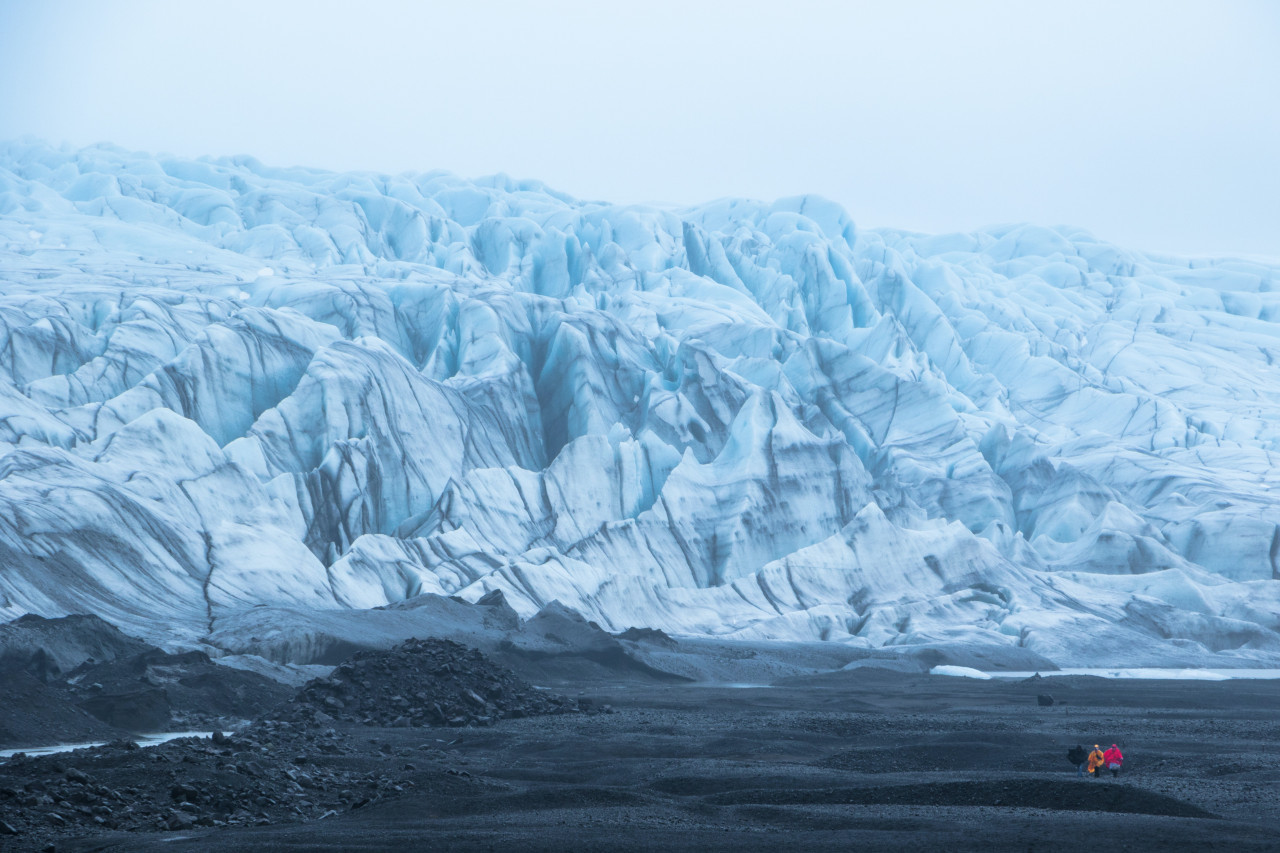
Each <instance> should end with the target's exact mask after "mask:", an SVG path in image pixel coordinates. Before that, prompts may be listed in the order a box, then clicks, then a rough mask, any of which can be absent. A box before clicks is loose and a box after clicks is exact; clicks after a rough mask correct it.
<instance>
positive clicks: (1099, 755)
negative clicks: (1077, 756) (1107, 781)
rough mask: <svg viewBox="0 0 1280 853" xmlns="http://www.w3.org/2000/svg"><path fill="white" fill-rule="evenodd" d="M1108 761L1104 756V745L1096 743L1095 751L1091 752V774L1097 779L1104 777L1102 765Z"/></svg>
mask: <svg viewBox="0 0 1280 853" xmlns="http://www.w3.org/2000/svg"><path fill="white" fill-rule="evenodd" d="M1105 761H1106V759H1105V758H1104V756H1103V752H1102V747H1100V746H1098V745H1097V744H1096V743H1095V744H1094V745H1093V752H1091V753H1089V775H1090V776H1092V777H1093V778H1095V779H1101V778H1102V765H1103V763H1104V762H1105Z"/></svg>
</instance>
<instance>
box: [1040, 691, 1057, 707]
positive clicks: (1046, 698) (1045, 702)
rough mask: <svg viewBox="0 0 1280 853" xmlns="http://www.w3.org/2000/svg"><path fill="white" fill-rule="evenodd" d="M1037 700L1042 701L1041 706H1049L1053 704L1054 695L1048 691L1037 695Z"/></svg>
mask: <svg viewBox="0 0 1280 853" xmlns="http://www.w3.org/2000/svg"><path fill="white" fill-rule="evenodd" d="M1036 702H1038V703H1040V707H1042V708H1048V707H1049V706H1051V705H1052V704H1053V697H1052V696H1050V695H1049V694H1048V693H1041V694H1040V695H1039V696H1037V697H1036Z"/></svg>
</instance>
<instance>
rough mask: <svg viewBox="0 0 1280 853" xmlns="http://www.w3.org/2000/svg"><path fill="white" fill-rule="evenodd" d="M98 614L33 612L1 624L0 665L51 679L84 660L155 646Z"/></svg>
mask: <svg viewBox="0 0 1280 853" xmlns="http://www.w3.org/2000/svg"><path fill="white" fill-rule="evenodd" d="M154 648H155V647H154V646H150V645H148V644H147V643H144V642H143V641H142V640H138V639H135V638H133V637H130V636H129V635H128V634H125V633H123V632H121V631H120V629H119V628H116V627H115V626H114V625H111V624H110V623H108V622H104V621H103V620H102V619H100V618H98V617H97V616H86V615H74V616H62V617H60V618H57V619H45V618H44V617H42V616H37V615H35V614H34V613H28V614H27V615H26V616H20V617H18V618H17V619H15V620H13V621H12V622H9V623H7V624H5V625H0V666H6V667H17V668H20V669H24V670H26V671H27V672H28V673H30V674H31V675H32V676H34V677H35V678H38V679H40V680H41V681H44V682H49V681H53V680H55V679H57V678H59V677H60V676H62V675H63V674H64V673H67V672H70V671H71V670H73V669H75V668H76V667H77V666H80V665H81V664H82V663H84V662H86V661H97V662H105V661H113V660H115V659H116V658H120V657H129V656H131V655H136V654H141V653H142V652H145V651H149V650H152V649H154Z"/></svg>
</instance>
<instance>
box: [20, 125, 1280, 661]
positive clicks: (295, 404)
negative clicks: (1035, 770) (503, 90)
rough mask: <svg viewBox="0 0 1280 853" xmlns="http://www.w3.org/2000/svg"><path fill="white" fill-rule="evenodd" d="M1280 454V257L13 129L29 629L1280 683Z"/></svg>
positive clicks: (804, 202)
mask: <svg viewBox="0 0 1280 853" xmlns="http://www.w3.org/2000/svg"><path fill="white" fill-rule="evenodd" d="M1275 453H1280V263H1276V264H1268V263H1265V262H1262V261H1256V260H1253V261H1251V260H1241V259H1231V258H1204V259H1185V258H1177V257H1166V256H1159V255H1153V254H1149V253H1145V254H1144V253H1141V252H1137V251H1129V250H1125V249H1122V248H1119V247H1117V246H1113V245H1111V244H1108V243H1106V242H1103V241H1100V240H1098V239H1095V238H1094V237H1093V236H1091V235H1090V234H1089V233H1087V232H1085V231H1083V230H1080V229H1074V228H1065V227H1057V228H1045V227H1039V226H1034V225H1010V226H1000V227H992V228H988V229H985V230H983V231H979V232H975V233H971V234H950V235H923V234H916V233H909V232H903V231H896V230H889V229H879V230H873V229H865V228H855V226H854V223H853V221H852V220H851V218H850V217H849V215H848V214H847V213H846V212H845V211H844V210H843V209H842V208H841V207H840V206H839V205H836V204H834V203H832V202H830V201H827V200H825V199H822V198H820V197H817V196H803V197H796V198H789V199H782V200H779V201H776V202H773V203H764V202H757V201H749V200H742V199H727V200H719V201H715V202H711V203H708V204H705V205H701V206H696V207H692V208H687V209H679V210H676V209H662V208H657V207H646V206H620V205H612V204H607V203H603V202H589V201H581V200H577V199H574V198H572V197H569V196H567V195H565V194H563V193H559V192H556V191H555V190H553V189H551V188H548V187H546V186H544V185H543V184H541V183H538V182H535V181H522V180H514V179H511V178H509V177H507V176H504V175H497V176H493V177H489V178H484V179H479V180H465V179H462V178H459V177H457V176H454V175H452V174H448V173H443V172H430V173H424V174H404V175H383V174H372V173H355V174H340V173H332V172H326V171H320V170H312V169H303V168H273V167H269V166H266V165H263V164H262V163H260V162H258V161H256V160H254V159H252V158H248V157H235V158H222V159H211V158H206V159H199V160H188V159H179V158H166V157H154V156H150V155H145V154H137V153H133V152H128V151H124V150H121V149H118V148H115V147H112V146H106V145H100V146H94V147H89V148H83V149H75V148H70V147H66V146H63V147H53V146H50V145H47V144H45V143H42V142H39V141H33V140H20V141H14V142H8V143H3V144H0V618H4V619H12V618H16V617H17V616H20V615H22V614H24V613H37V614H40V615H43V616H49V617H52V616H58V615H63V614H68V613H95V614H98V615H100V616H102V617H103V618H105V619H107V620H109V621H110V622H112V623H114V624H116V625H117V626H119V627H121V628H122V629H124V630H126V631H129V632H130V633H133V634H136V635H139V636H142V637H144V638H147V639H150V640H152V641H155V642H159V643H161V644H164V645H166V646H170V647H181V646H189V647H195V646H204V647H209V646H217V645H218V643H219V642H220V641H219V639H218V638H219V637H222V638H224V640H223V641H222V642H223V646H224V647H225V646H226V645H227V642H226V641H225V638H226V637H227V636H228V633H229V632H231V633H234V630H235V626H237V625H244V624H255V620H254V618H252V617H253V613H254V612H267V610H271V611H272V612H289V613H306V612H314V613H320V612H334V611H347V610H351V611H355V610H368V609H370V608H385V607H387V606H389V605H396V604H397V603H399V602H404V601H407V600H409V599H413V598H414V597H416V596H423V595H437V596H452V597H456V598H457V599H460V600H462V601H469V602H475V601H478V600H480V599H481V598H483V597H484V596H486V595H488V594H490V593H492V592H493V591H494V590H500V591H501V592H502V593H503V596H504V597H505V599H506V601H507V602H509V603H510V605H511V606H512V607H513V608H514V609H515V611H516V612H517V613H518V614H519V615H520V616H522V617H526V618H527V617H530V616H532V615H533V614H535V613H537V612H538V611H539V610H541V609H542V608H544V607H545V606H547V605H549V604H550V603H552V602H559V603H560V604H561V605H563V606H565V607H568V608H571V609H572V610H575V611H577V612H578V613H580V614H582V615H583V616H585V617H587V618H589V619H591V620H593V621H595V622H597V623H598V624H599V625H600V626H602V627H604V628H605V629H606V630H610V631H622V630H624V629H626V628H628V627H632V626H645V627H651V628H659V629H662V630H664V631H667V632H668V633H671V634H678V635H682V636H703V637H716V638H719V639H722V640H743V641H766V640H767V641H806V642H807V641H818V640H821V641H827V642H831V643H840V644H845V645H848V646H851V647H857V648H862V649H877V650H884V649H919V648H928V647H937V646H965V647H970V648H988V649H993V650H1000V649H1005V650H1017V651H1021V652H1025V653H1026V654H1027V655H1032V656H1037V658H1036V659H1045V660H1047V661H1050V662H1052V663H1053V664H1057V665H1059V666H1064V667H1065V666H1092V667H1099V666H1102V667H1109V666H1129V667H1140V666H1176V667H1183V666H1187V667H1218V668H1232V667H1267V666H1271V667H1274V666H1277V665H1278V664H1280V514H1277V513H1276V511H1275V501H1274V497H1273V495H1274V494H1275V490H1276V489H1277V488H1280V469H1278V468H1277V465H1276V464H1275V460H1277V459H1280V457H1273V455H1272V454H1275ZM261 608H266V609H267V610H261ZM256 609H258V610H256ZM272 609H274V610H272ZM258 621H261V620H258Z"/></svg>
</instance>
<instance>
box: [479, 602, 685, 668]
mask: <svg viewBox="0 0 1280 853" xmlns="http://www.w3.org/2000/svg"><path fill="white" fill-rule="evenodd" d="M632 630H636V629H632ZM659 633H660V632H659ZM663 636H666V635H665V634H664V635H663ZM668 639H670V638H668ZM497 657H498V658H499V659H500V660H501V661H502V662H503V663H505V664H507V665H508V666H510V667H512V668H513V669H516V670H518V671H519V672H521V673H522V674H524V675H526V676H528V677H533V678H537V679H538V680H540V681H548V682H555V681H562V682H573V683H581V682H583V681H592V680H598V679H601V678H604V679H611V680H612V679H616V678H619V677H627V678H631V679H637V680H644V681H688V680H689V679H687V678H684V677H682V676H677V675H672V674H671V673H669V672H664V671H663V670H660V669H656V668H654V667H652V666H649V665H648V664H646V663H644V662H643V661H640V660H637V659H636V658H634V657H632V655H631V653H630V652H629V651H628V649H627V647H626V646H624V645H623V644H622V642H621V641H620V640H619V639H618V638H617V637H614V636H613V635H612V634H610V633H609V632H608V631H605V630H604V629H603V628H601V627H600V626H599V625H597V624H596V623H595V622H592V621H590V620H588V619H587V618H586V617H584V616H583V615H582V614H581V613H578V612H577V611H575V610H571V609H569V608H568V607H566V606H565V605H563V604H561V603H560V602H559V601H552V602H551V603H550V604H548V605H546V606H545V607H543V608H542V609H541V610H539V611H538V612H537V613H536V614H534V616H533V618H531V619H529V620H528V621H527V622H525V623H524V624H523V625H521V626H520V630H519V631H518V632H514V633H512V634H511V635H510V636H509V637H508V638H507V639H506V640H504V641H503V642H502V643H500V644H499V646H498V651H497Z"/></svg>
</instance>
